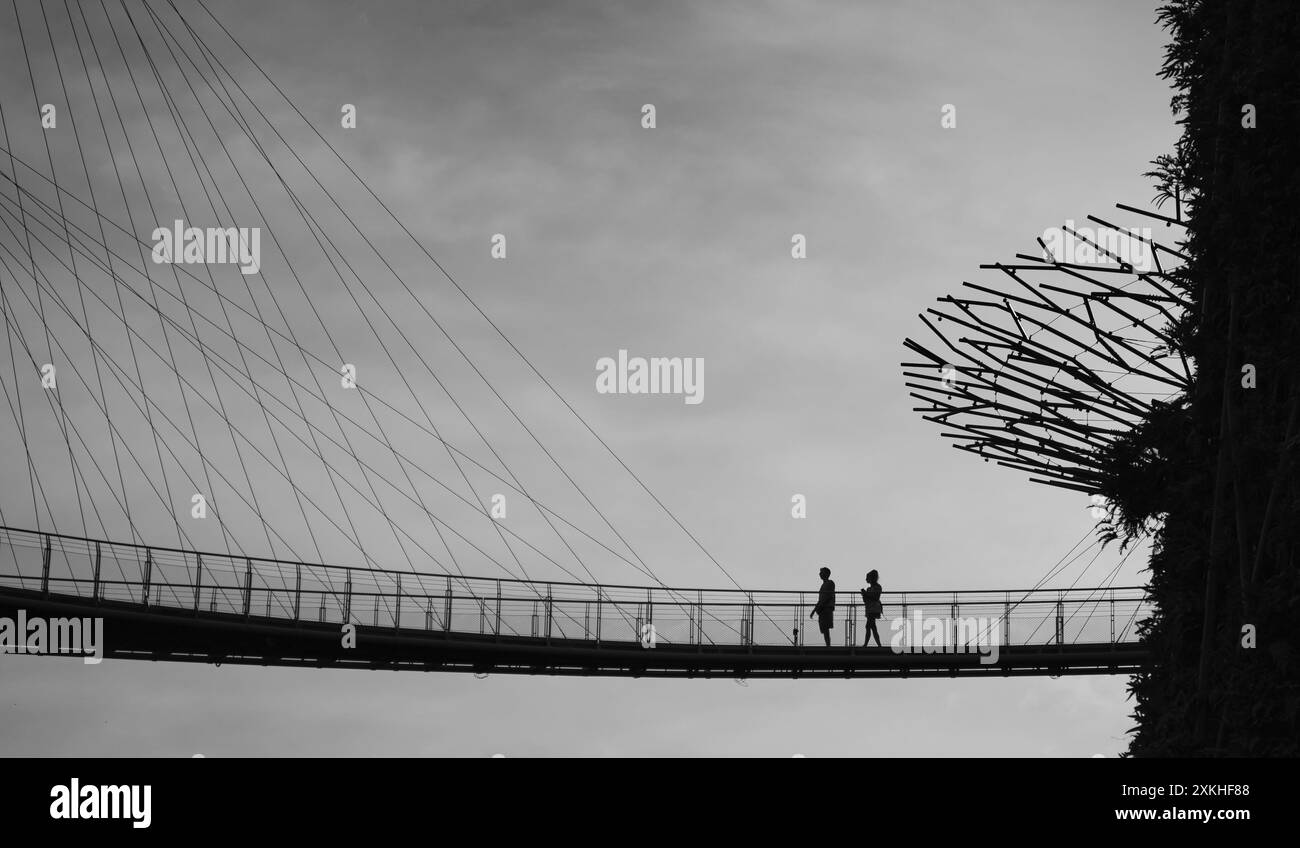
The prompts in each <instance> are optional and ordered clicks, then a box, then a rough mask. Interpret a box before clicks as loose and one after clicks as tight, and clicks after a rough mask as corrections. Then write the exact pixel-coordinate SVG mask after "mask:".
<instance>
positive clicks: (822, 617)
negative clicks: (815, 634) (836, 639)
mask: <svg viewBox="0 0 1300 848" xmlns="http://www.w3.org/2000/svg"><path fill="white" fill-rule="evenodd" d="M834 626H835V613H833V612H819V613H817V629H818V630H820V631H821V632H823V633H826V632H828V631H829V630H830V629H831V628H832V627H834Z"/></svg>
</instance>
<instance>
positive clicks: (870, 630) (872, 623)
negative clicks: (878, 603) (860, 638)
mask: <svg viewBox="0 0 1300 848" xmlns="http://www.w3.org/2000/svg"><path fill="white" fill-rule="evenodd" d="M872 635H874V636H875V637H876V647H878V648H881V647H884V646H883V645H881V644H880V631H879V630H877V629H876V617H875V616H874V615H869V616H867V639H866V641H865V642H863V643H862V647H864V648H865V647H867V646H868V645H870V644H871V637H872Z"/></svg>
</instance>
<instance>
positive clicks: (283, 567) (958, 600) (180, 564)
mask: <svg viewBox="0 0 1300 848" xmlns="http://www.w3.org/2000/svg"><path fill="white" fill-rule="evenodd" d="M0 586H11V587H17V588H21V589H31V590H37V591H41V592H46V593H49V594H51V595H62V596H75V597H78V598H82V599H85V600H90V601H115V602H125V603H131V604H139V605H142V606H152V607H164V608H167V609H172V610H188V611H192V612H195V613H221V614H225V615H235V616H244V617H248V618H257V619H268V618H269V619H279V620H288V621H301V622H327V623H333V624H339V625H342V624H344V623H353V624H357V625H360V626H368V627H379V628H385V629H392V630H395V631H399V630H400V631H409V630H426V631H450V632H454V633H461V634H478V635H482V636H492V637H514V636H524V637H536V638H539V639H550V640H552V641H556V640H568V639H580V640H585V641H588V642H598V643H602V644H604V643H628V642H634V643H639V644H641V645H642V646H643V647H650V646H651V645H655V646H659V645H665V646H666V645H673V646H709V645H740V646H765V645H766V646H772V645H786V646H789V645H803V644H809V645H817V644H820V643H821V635H820V633H819V631H818V628H817V622H816V620H815V619H810V618H809V616H810V614H811V612H812V610H813V605H814V604H815V603H816V600H817V593H816V592H815V591H810V592H791V591H744V590H733V589H707V590H706V589H687V588H664V587H644V586H627V585H617V584H616V585H601V586H595V585H587V584H581V583H568V582H554V581H552V582H542V581H522V580H509V579H494V578H479V577H461V576H456V575H433V574H421V573H414V572H399V571H385V570H371V569H361V568H348V567H343V566H329V565H317V564H309V563H297V562H286V561H281V560H272V559H264V558H247V557H239V556H230V555H223V554H210V553H204V554H199V553H196V552H193V551H184V550H180V549H174V548H165V547H151V546H141V545H130V544H123V543H114V542H106V541H96V540H91V539H83V538H79V537H73V536H65V535H57V534H48V533H39V532H33V531H28V530H17V529H11V528H0ZM882 601H883V603H884V615H883V616H882V617H881V618H880V619H879V621H878V622H877V630H878V632H879V634H880V639H881V642H882V643H883V644H884V645H886V646H888V645H890V644H891V641H894V642H896V643H897V642H898V640H904V641H903V642H902V644H909V645H915V646H917V647H918V648H919V649H924V648H925V647H926V646H927V645H928V646H931V647H933V648H935V649H937V650H941V649H943V648H945V647H947V648H949V649H951V648H952V646H957V645H969V644H972V643H973V644H976V645H988V644H991V643H996V644H999V645H1017V644H1022V645H1051V644H1063V645H1064V644H1072V643H1090V644H1116V643H1121V642H1132V641H1135V639H1136V627H1137V623H1138V622H1139V621H1141V620H1142V619H1143V618H1145V617H1146V615H1147V614H1148V612H1149V603H1148V601H1147V598H1146V591H1145V590H1144V589H1143V588H1141V587H1108V588H1100V589H1050V590H1048V589H1033V590H1009V591H1005V590H1004V591H956V592H951V591H912V592H888V593H886V594H885V596H884V597H883V598H882ZM865 628H866V618H865V616H864V615H863V608H862V603H861V598H860V597H859V596H858V593H857V592H856V591H846V592H840V593H838V597H837V607H836V610H835V629H834V630H833V631H832V634H833V635H832V639H833V641H832V644H842V645H854V644H861V643H862V642H863V640H864V639H865V636H866V629H865Z"/></svg>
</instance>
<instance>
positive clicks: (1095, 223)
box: [902, 204, 1193, 493]
mask: <svg viewBox="0 0 1300 848" xmlns="http://www.w3.org/2000/svg"><path fill="white" fill-rule="evenodd" d="M1116 206H1117V207H1118V208H1119V209H1122V210H1124V211H1126V212H1129V213H1134V214H1137V215H1140V216H1143V217H1144V218H1147V219H1154V220H1155V221H1157V222H1161V223H1162V224H1163V227H1162V229H1168V228H1171V227H1174V226H1177V227H1179V228H1180V229H1179V230H1178V231H1177V235H1178V236H1179V238H1176V239H1172V240H1170V243H1169V244H1165V243H1161V242H1158V241H1156V240H1155V239H1154V238H1152V237H1151V235H1150V233H1151V230H1150V228H1149V227H1146V228H1140V227H1127V228H1123V227H1120V226H1118V225H1116V224H1113V223H1111V222H1109V221H1104V220H1102V219H1100V218H1097V217H1094V216H1092V215H1089V216H1088V218H1087V220H1088V221H1089V222H1090V223H1091V226H1080V227H1077V228H1076V227H1075V226H1074V224H1073V222H1072V221H1071V222H1068V223H1067V224H1066V225H1065V226H1063V227H1060V228H1053V229H1052V230H1049V231H1048V232H1047V233H1046V234H1045V235H1046V236H1047V238H1046V239H1045V238H1044V237H1039V238H1038V239H1037V241H1038V245H1039V247H1040V248H1041V249H1042V252H1041V253H1040V254H1039V255H1037V256H1033V255H1027V254H1019V253H1018V254H1016V257H1015V258H1016V259H1017V260H1018V261H1019V263H1020V264H1007V263H1002V262H997V263H993V264H989V265H981V266H980V268H981V269H982V270H985V271H994V272H997V276H996V283H994V284H989V285H984V284H977V283H971V282H963V283H962V285H963V287H964V288H963V291H962V292H961V293H960V294H959V295H947V296H944V297H941V298H939V299H938V302H937V303H938V305H937V306H935V307H933V308H930V309H927V310H926V311H925V313H922V314H921V315H920V316H919V317H920V319H921V321H922V323H924V324H925V326H926V328H927V329H928V330H929V331H930V333H932V334H933V336H934V340H932V341H930V343H929V345H928V346H927V345H926V344H923V343H921V342H919V341H916V340H914V339H911V338H908V339H906V340H905V341H904V345H905V346H906V347H907V349H908V350H909V351H911V352H913V353H915V354H917V355H919V356H920V357H921V359H920V360H919V361H913V362H904V363H902V367H903V369H904V372H903V373H904V376H905V377H906V378H907V379H908V383H907V387H908V388H909V389H911V390H912V391H911V392H910V394H911V396H912V397H914V398H916V399H918V400H920V401H921V402H922V403H923V404H925V405H924V406H919V407H914V411H916V412H920V413H922V417H923V418H925V419H926V420H927V421H933V422H936V423H937V424H939V425H940V426H941V427H943V429H944V432H943V436H944V437H945V438H949V439H953V440H954V445H953V446H954V447H956V448H958V449H959V450H964V451H969V452H971V453H974V454H978V455H979V456H982V457H983V458H984V460H985V461H986V462H987V461H989V460H993V461H995V462H996V463H997V464H999V465H1004V466H1007V467H1009V468H1018V469H1020V470H1022V471H1026V472H1029V473H1030V474H1031V478H1030V479H1032V480H1033V481H1034V482H1038V483H1046V484H1048V485H1052V486H1059V487H1061V488H1065V489H1073V490H1076V491H1080V492H1086V493H1096V492H1098V491H1099V488H1100V468H1099V461H1100V457H1101V456H1102V455H1103V453H1104V451H1105V449H1106V448H1107V447H1108V446H1110V445H1111V444H1113V443H1114V441H1115V440H1116V439H1118V438H1120V437H1121V436H1123V435H1124V434H1125V433H1127V432H1128V431H1129V430H1130V429H1131V428H1132V427H1133V426H1134V425H1135V424H1137V423H1138V422H1139V421H1140V420H1141V419H1142V417H1143V416H1144V415H1145V414H1146V412H1147V411H1148V410H1150V409H1151V407H1152V404H1153V403H1155V402H1157V401H1161V400H1166V399H1168V398H1171V397H1174V396H1176V395H1179V394H1181V393H1182V392H1183V391H1185V389H1186V388H1187V386H1188V385H1189V383H1190V382H1191V378H1192V368H1193V365H1192V363H1190V362H1189V361H1188V359H1187V357H1186V356H1185V355H1184V353H1183V352H1182V351H1181V350H1179V347H1178V345H1177V344H1176V342H1175V340H1174V339H1173V338H1172V337H1171V336H1170V335H1169V334H1170V332H1171V327H1172V325H1173V324H1174V322H1175V321H1176V320H1177V318H1178V317H1179V316H1180V315H1181V314H1182V312H1183V310H1185V309H1186V308H1187V301H1186V299H1185V298H1184V297H1183V296H1182V295H1181V294H1180V291H1181V289H1180V288H1179V285H1178V278H1177V274H1178V270H1179V268H1180V267H1181V266H1182V264H1183V262H1185V261H1186V258H1187V257H1186V255H1185V254H1184V253H1183V252H1182V251H1181V250H1180V249H1179V248H1181V247H1183V245H1184V242H1183V241H1182V238H1184V237H1185V224H1184V222H1183V221H1182V220H1180V219H1178V218H1168V217H1166V216H1163V215H1157V214H1155V213H1152V212H1148V211H1144V210H1141V209H1137V208H1134V207H1131V206H1125V205H1123V204H1116ZM1170 244H1172V245H1173V246H1170Z"/></svg>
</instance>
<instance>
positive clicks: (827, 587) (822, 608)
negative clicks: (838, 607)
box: [808, 567, 835, 648]
mask: <svg viewBox="0 0 1300 848" xmlns="http://www.w3.org/2000/svg"><path fill="white" fill-rule="evenodd" d="M817 574H818V576H819V577H821V579H822V588H821V591H819V592H818V593H817V606H815V607H813V611H812V613H811V614H810V615H809V616H808V617H809V618H812V617H813V616H814V615H815V616H817V627H818V629H820V630H821V632H822V638H823V639H825V640H826V647H828V648H829V647H830V646H831V628H832V627H834V626H835V581H834V580H832V579H831V570H830V569H829V568H825V567H823V568H822V570H821V571H819V572H817Z"/></svg>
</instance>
